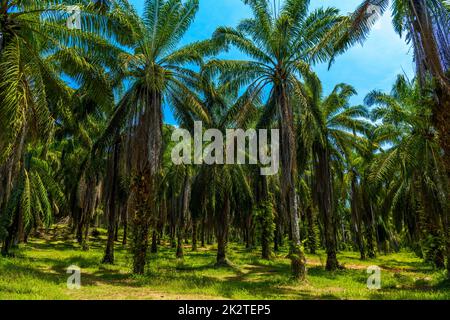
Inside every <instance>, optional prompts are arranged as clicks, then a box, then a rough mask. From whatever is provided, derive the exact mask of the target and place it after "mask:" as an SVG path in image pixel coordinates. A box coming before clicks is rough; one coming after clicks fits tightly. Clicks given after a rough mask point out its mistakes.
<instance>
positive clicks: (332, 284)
mask: <svg viewBox="0 0 450 320" xmlns="http://www.w3.org/2000/svg"><path fill="white" fill-rule="evenodd" d="M104 242H105V241H104V235H102V236H101V237H100V238H98V239H96V240H95V239H94V240H93V241H92V242H91V248H90V250H89V251H87V252H85V251H82V250H81V249H80V247H79V246H78V245H77V244H76V243H75V242H74V241H73V240H72V239H70V238H69V239H66V240H61V239H60V238H59V237H54V238H52V239H47V240H40V239H32V240H30V241H29V243H28V244H26V245H23V246H21V248H20V250H19V251H17V253H16V257H15V258H0V300H2V299H250V300H251V299H450V283H449V282H448V281H447V280H445V273H444V272H443V271H436V270H433V268H432V267H430V266H429V265H427V264H425V263H423V262H421V260H420V259H419V258H417V257H415V256H414V254H412V253H409V252H400V253H397V254H391V255H387V256H379V257H378V258H377V259H372V260H368V261H360V260H359V259H358V254H357V253H353V252H342V253H340V254H339V260H340V262H341V263H343V264H344V265H345V266H346V269H345V270H342V271H338V272H334V273H329V272H326V271H325V270H324V267H323V264H324V262H325V253H324V252H320V253H319V254H318V255H309V256H308V280H307V281H306V282H304V283H298V282H296V281H293V280H292V279H291V278H290V275H289V260H288V259H286V254H287V252H286V251H282V252H280V253H279V254H277V256H276V257H274V259H272V260H270V261H265V260H262V259H260V258H259V252H258V250H254V251H247V250H245V249H244V248H243V247H242V246H239V245H236V244H231V245H230V246H229V250H228V252H229V259H230V261H232V266H231V267H228V268H215V267H214V261H215V251H214V248H213V247H211V246H209V247H208V248H201V249H199V251H198V252H191V251H190V247H189V246H186V249H185V257H184V259H183V260H182V261H181V260H177V259H176V258H175V250H174V249H170V248H168V247H167V246H162V247H160V251H159V253H158V254H155V255H151V256H150V263H149V266H148V269H147V273H146V275H145V276H133V275H131V274H130V269H131V267H130V257H129V255H128V253H127V250H126V248H123V247H122V246H121V245H120V244H116V252H115V254H116V261H117V263H116V265H114V266H108V265H102V264H101V263H100V261H101V259H102V256H103V248H104ZM70 265H77V266H78V267H80V268H81V269H82V276H81V284H82V288H81V289H79V290H69V289H68V288H67V284H66V282H67V278H68V276H69V274H67V273H66V270H67V267H69V266H70ZM371 265H377V266H379V267H381V268H382V273H381V279H382V289H381V290H375V291H373V290H369V289H367V286H366V282H367V277H368V275H367V273H366V269H367V267H368V266H371Z"/></svg>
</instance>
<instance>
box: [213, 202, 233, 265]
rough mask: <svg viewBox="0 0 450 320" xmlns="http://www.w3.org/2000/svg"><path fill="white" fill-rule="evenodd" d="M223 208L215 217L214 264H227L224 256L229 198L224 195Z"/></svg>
mask: <svg viewBox="0 0 450 320" xmlns="http://www.w3.org/2000/svg"><path fill="white" fill-rule="evenodd" d="M224 202H225V203H224V206H223V209H222V210H221V212H220V213H218V217H217V219H216V228H215V229H216V237H217V259H216V266H224V265H228V261H227V258H226V250H227V237H228V217H229V214H230V199H229V198H228V195H225V201H224Z"/></svg>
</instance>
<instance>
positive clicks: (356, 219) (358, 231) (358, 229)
mask: <svg viewBox="0 0 450 320" xmlns="http://www.w3.org/2000/svg"><path fill="white" fill-rule="evenodd" d="M352 174H353V177H352V185H351V213H352V226H353V231H354V234H355V239H356V243H357V246H358V249H359V254H360V258H361V260H365V259H366V251H365V248H364V238H363V233H362V224H361V215H360V212H359V209H360V197H359V193H358V186H357V182H356V172H355V171H353V173H352Z"/></svg>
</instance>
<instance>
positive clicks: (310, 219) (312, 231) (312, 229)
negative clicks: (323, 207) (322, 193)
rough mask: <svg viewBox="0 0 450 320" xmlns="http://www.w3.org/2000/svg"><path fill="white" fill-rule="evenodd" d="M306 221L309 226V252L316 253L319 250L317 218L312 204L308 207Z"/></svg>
mask: <svg viewBox="0 0 450 320" xmlns="http://www.w3.org/2000/svg"><path fill="white" fill-rule="evenodd" d="M306 223H307V226H308V240H307V247H308V250H309V253H311V254H316V250H317V234H316V219H315V214H314V209H313V206H312V205H309V206H308V207H307V208H306Z"/></svg>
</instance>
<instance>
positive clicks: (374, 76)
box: [129, 0, 414, 124]
mask: <svg viewBox="0 0 450 320" xmlns="http://www.w3.org/2000/svg"><path fill="white" fill-rule="evenodd" d="M129 1H130V2H131V3H132V4H133V5H134V6H135V7H136V8H137V9H138V11H139V12H140V13H141V12H142V9H143V6H144V1H143V0H129ZM359 3H361V0H311V8H312V9H313V8H316V7H320V6H334V7H336V8H338V9H340V10H341V12H342V13H345V14H346V13H349V12H352V11H354V9H355V8H356V7H357V6H358V4H359ZM249 16H251V12H250V10H249V9H248V7H247V6H246V5H244V4H243V2H242V0H200V10H199V12H198V14H197V18H196V20H195V22H194V23H193V25H192V27H191V28H190V30H189V32H188V33H187V34H186V36H185V38H184V39H183V43H189V42H192V41H196V40H202V39H207V38H209V37H210V36H211V35H212V33H213V32H214V30H215V29H216V28H217V27H218V26H222V25H227V26H236V25H237V24H238V23H239V21H240V20H241V19H244V18H246V17H249ZM226 58H230V59H240V58H243V56H242V55H241V54H240V53H239V52H237V51H232V52H230V53H228V54H227V55H226ZM413 68H414V65H413V60H412V51H411V49H410V47H409V46H408V45H407V44H406V43H405V41H404V39H400V38H399V36H398V35H397V34H396V33H395V32H394V30H393V28H392V24H391V20H390V12H387V13H385V14H384V16H383V17H382V18H381V19H380V20H379V22H378V23H377V24H376V25H375V27H374V28H373V30H372V32H371V34H370V36H369V39H368V40H367V41H366V42H365V43H364V45H363V46H361V45H357V46H355V47H353V48H352V49H350V50H349V51H347V52H346V53H345V54H344V55H341V56H339V57H338V58H337V59H336V62H335V63H334V64H333V66H332V68H331V69H330V70H328V65H327V64H323V65H317V66H315V67H314V69H315V71H316V72H317V73H318V74H319V76H320V79H321V80H322V82H323V85H324V90H325V93H328V92H330V91H331V90H332V89H333V87H334V86H335V85H336V84H338V83H341V82H345V83H347V84H350V85H352V86H354V87H355V88H356V90H357V91H358V96H356V97H354V98H353V100H352V103H353V104H361V103H362V102H363V99H364V96H365V95H366V94H367V93H369V92H370V91H371V90H373V89H379V90H384V91H389V90H390V88H391V86H392V84H393V82H394V81H395V78H396V76H397V75H398V74H401V73H405V74H406V75H407V76H408V77H412V76H413V74H414V73H413ZM164 118H165V121H166V122H167V123H170V124H174V123H175V120H174V119H173V116H172V114H171V113H170V111H169V110H168V109H166V110H165V111H164Z"/></svg>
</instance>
